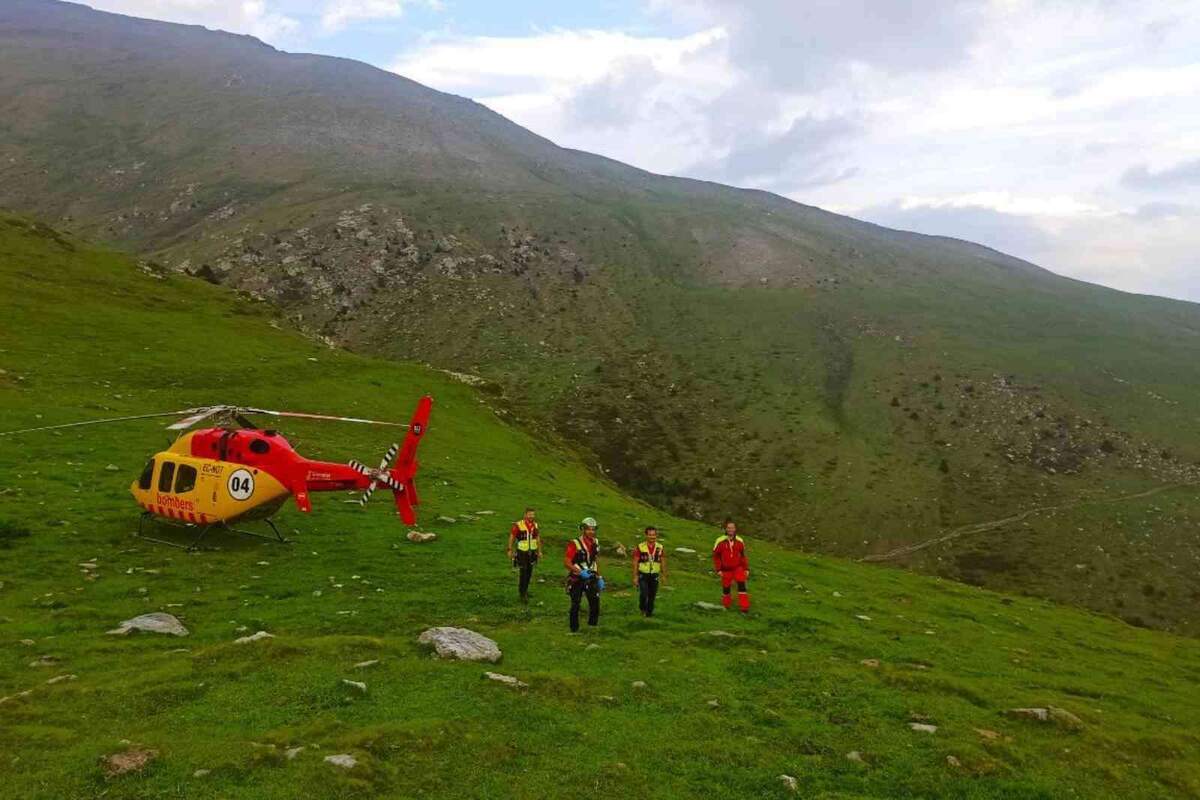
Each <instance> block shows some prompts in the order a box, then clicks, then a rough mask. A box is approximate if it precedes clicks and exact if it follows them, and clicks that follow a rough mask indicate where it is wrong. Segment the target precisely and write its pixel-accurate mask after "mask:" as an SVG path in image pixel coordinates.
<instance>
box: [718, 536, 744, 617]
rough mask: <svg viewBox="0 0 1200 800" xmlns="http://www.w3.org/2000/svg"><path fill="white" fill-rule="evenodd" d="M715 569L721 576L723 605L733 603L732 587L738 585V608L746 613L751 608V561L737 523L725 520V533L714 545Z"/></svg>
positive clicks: (728, 605)
mask: <svg viewBox="0 0 1200 800" xmlns="http://www.w3.org/2000/svg"><path fill="white" fill-rule="evenodd" d="M713 571H714V572H716V573H717V575H718V576H719V577H720V578H721V605H723V606H725V608H729V607H730V606H731V605H733V597H732V596H731V595H730V589H731V587H732V586H733V584H734V583H737V587H738V610H739V611H741V612H742V613H743V614H745V613H746V612H747V611H749V610H750V593H749V592H748V591H746V581H747V580H748V579H749V577H750V562H749V561H747V560H746V543H745V542H744V541H742V537H740V536H738V533H737V523H735V522H734V521H733V520H731V519H727V520H725V533H724V535H723V536H721V537H720V538H719V539H717V542H716V544H714V545H713Z"/></svg>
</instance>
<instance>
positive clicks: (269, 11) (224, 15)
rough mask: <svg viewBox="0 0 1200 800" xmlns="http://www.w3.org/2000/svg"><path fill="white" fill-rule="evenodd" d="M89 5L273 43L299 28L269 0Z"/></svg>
mask: <svg viewBox="0 0 1200 800" xmlns="http://www.w3.org/2000/svg"><path fill="white" fill-rule="evenodd" d="M87 4H88V5H90V6H91V7H92V8H95V9H97V10H100V11H112V12H114V13H117V14H128V15H130V16H134V17H148V18H150V19H161V20H167V21H170V22H181V23H185V24H189V25H203V26H205V27H208V28H213V29H215V30H223V31H230V32H232V33H248V34H250V35H251V36H256V37H258V38H260V39H263V40H267V41H271V42H279V41H281V40H286V39H287V38H288V37H290V36H292V35H294V34H295V33H296V32H297V31H298V30H299V27H300V23H299V22H298V21H297V20H296V18H295V17H293V16H289V15H288V14H287V13H284V12H282V11H280V10H278V8H279V4H276V3H268V2H266V0H233V1H232V2H231V0H87Z"/></svg>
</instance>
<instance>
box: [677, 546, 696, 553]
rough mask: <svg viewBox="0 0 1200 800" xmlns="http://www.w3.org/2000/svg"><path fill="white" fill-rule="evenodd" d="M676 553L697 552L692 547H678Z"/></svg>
mask: <svg viewBox="0 0 1200 800" xmlns="http://www.w3.org/2000/svg"><path fill="white" fill-rule="evenodd" d="M675 552H676V553H695V552H696V551H695V550H693V549H692V548H690V547H676V548H675Z"/></svg>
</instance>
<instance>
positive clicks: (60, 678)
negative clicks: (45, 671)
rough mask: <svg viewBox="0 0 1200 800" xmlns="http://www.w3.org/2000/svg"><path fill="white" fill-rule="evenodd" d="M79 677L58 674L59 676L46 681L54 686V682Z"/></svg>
mask: <svg viewBox="0 0 1200 800" xmlns="http://www.w3.org/2000/svg"><path fill="white" fill-rule="evenodd" d="M78 677H79V676H78V675H57V676H55V677H53V678H51V679H50V680H48V681H46V684H47V685H49V686H53V685H54V684H56V683H62V682H63V681H73V680H75V679H77V678H78Z"/></svg>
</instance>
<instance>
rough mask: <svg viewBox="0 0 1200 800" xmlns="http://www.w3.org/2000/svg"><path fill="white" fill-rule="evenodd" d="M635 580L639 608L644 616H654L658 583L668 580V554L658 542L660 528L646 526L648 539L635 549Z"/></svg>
mask: <svg viewBox="0 0 1200 800" xmlns="http://www.w3.org/2000/svg"><path fill="white" fill-rule="evenodd" d="M633 582H634V583H635V584H637V587H638V610H639V611H641V612H642V616H643V617H652V616H654V598H655V597H657V596H658V585H659V583H660V582H662V583H664V584H665V583H666V582H667V556H666V553H664V552H663V546H662V545H661V544H659V543H658V528H655V527H654V526H653V525H651V526H650V527H649V528H646V541H644V542H642V543H641V544H639V545H638V546H637V549H636V550H634V551H633Z"/></svg>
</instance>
